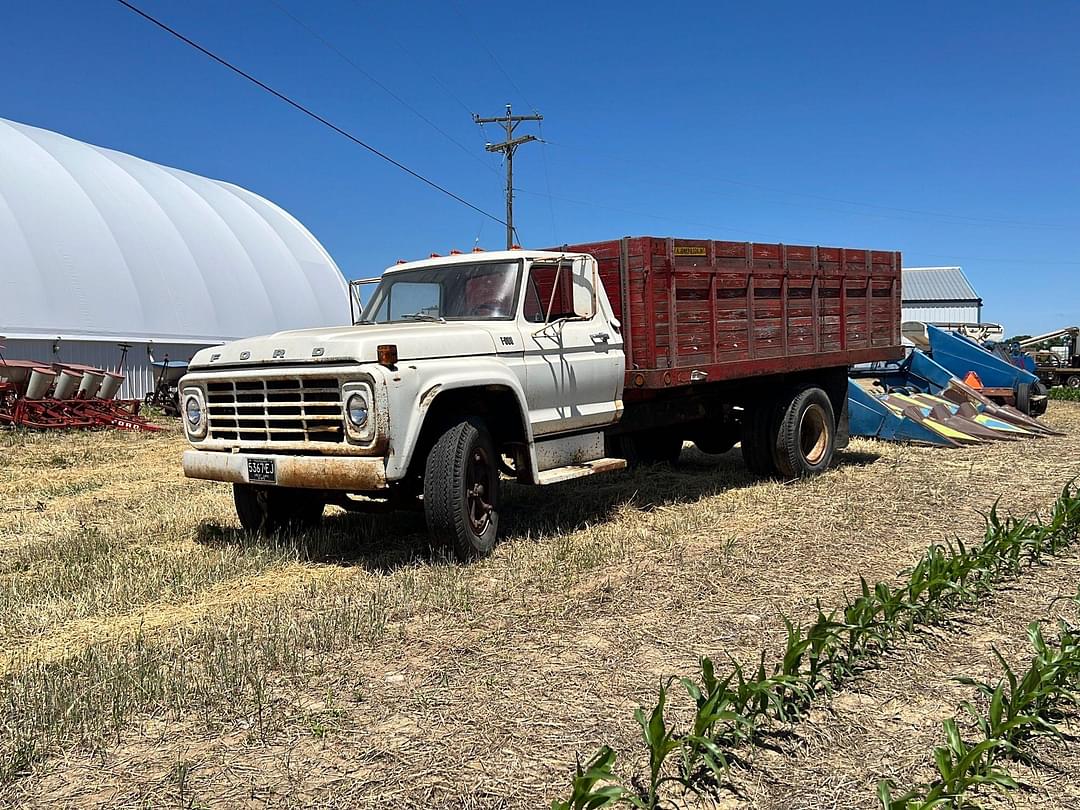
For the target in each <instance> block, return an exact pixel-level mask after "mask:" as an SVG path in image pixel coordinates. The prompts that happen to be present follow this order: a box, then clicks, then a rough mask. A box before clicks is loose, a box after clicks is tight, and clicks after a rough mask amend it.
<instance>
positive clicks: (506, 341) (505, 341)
mask: <svg viewBox="0 0 1080 810" xmlns="http://www.w3.org/2000/svg"><path fill="white" fill-rule="evenodd" d="M499 340H501V341H502V345H503V346H513V345H514V339H513V338H512V337H510V336H509V335H503V336H502V337H501V338H499Z"/></svg>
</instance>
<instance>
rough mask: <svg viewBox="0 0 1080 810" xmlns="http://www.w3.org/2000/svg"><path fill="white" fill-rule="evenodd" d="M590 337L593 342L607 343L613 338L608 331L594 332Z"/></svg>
mask: <svg viewBox="0 0 1080 810" xmlns="http://www.w3.org/2000/svg"><path fill="white" fill-rule="evenodd" d="M589 337H590V338H592V341H593V343H607V342H608V341H609V340H611V335H609V334H608V333H607V332H593V333H592V334H591V335H589Z"/></svg>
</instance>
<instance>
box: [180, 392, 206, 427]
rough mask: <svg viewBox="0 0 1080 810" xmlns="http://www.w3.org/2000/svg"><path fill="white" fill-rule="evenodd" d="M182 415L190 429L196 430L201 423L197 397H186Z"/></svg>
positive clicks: (200, 408) (200, 410)
mask: <svg viewBox="0 0 1080 810" xmlns="http://www.w3.org/2000/svg"><path fill="white" fill-rule="evenodd" d="M184 415H185V416H186V417H187V421H188V424H189V425H190V426H191V427H192V429H195V428H197V427H198V426H199V425H200V424H201V423H202V418H203V416H202V405H201V404H200V403H199V399H198V397H188V398H187V401H185V402H184Z"/></svg>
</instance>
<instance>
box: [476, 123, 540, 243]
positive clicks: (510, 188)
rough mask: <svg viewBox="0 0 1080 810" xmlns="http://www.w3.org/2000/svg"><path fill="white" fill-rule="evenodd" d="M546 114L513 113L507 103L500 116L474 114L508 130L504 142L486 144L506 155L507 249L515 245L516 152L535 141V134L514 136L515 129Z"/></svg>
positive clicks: (492, 150) (486, 147)
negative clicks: (504, 110) (482, 116)
mask: <svg viewBox="0 0 1080 810" xmlns="http://www.w3.org/2000/svg"><path fill="white" fill-rule="evenodd" d="M543 120H544V116H542V115H540V113H536V115H513V114H512V113H511V112H510V105H509V104H507V105H506V115H503V116H500V117H499V118H481V117H480V116H479V115H476V114H475V113H474V114H473V121H474V122H476V123H477V124H500V125H501V126H502V128H503V129H504V130H505V131H506V140H505V141H503V142H502V143H489V144H485V145H484V148H485V149H486V150H487V151H489V152H502V153H503V154H504V155H506V249H507V250H509V249H510V248H511V247H513V245H514V152H516V151H517V148H518V147H519V146H521V145H522V144H523V143H528V142H529V141H535V140H536V136H535V135H522V136H521V137H520V138H515V137H514V130H515V129H517V125H518V124H520V123H521V122H522V121H543Z"/></svg>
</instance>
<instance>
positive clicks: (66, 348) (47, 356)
mask: <svg viewBox="0 0 1080 810" xmlns="http://www.w3.org/2000/svg"><path fill="white" fill-rule="evenodd" d="M4 344H5V346H4V349H3V354H4V357H7V358H9V359H11V360H39V361H41V362H42V363H45V364H51V363H79V364H82V365H86V366H96V367H97V368H101V369H105V370H107V371H114V370H115V369H116V364H117V363H118V362H119V361H120V348H119V347H118V346H117V345H116V344H115V343H109V342H106V341H74V340H64V341H61V342H60V343H59V349H60V351H59V353H54V352H53V348H52V347H53V341H51V340H6V341H4ZM201 348H204V347H203V346H192V345H189V344H179V343H155V344H154V359H155V360H164V359H165V355H166V354H168V355H169V359H170V360H190V359H191V356H192V355H193V354H195V352H197V351H198V350H199V349H201ZM146 350H147V344H145V343H136V344H133V345H132V347H131V348H130V349H128V354H127V360H126V362H125V363H124V369H123V374H124V377H125V379H124V384H123V385H122V386H121V388H120V398H121V399H142V398H143V396H145V394H146V392H147V391H152V390H153V389H154V385H155V384H156V383H157V372H156V371H155V369H153V368H152V367H151V365H150V358H149V356H148V355H147V353H146Z"/></svg>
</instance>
